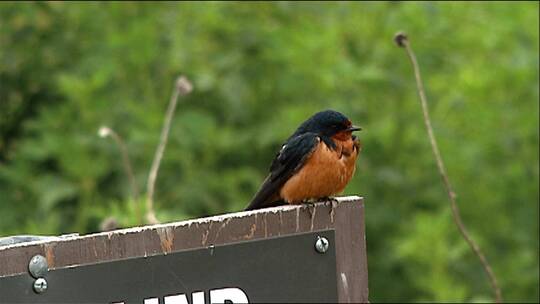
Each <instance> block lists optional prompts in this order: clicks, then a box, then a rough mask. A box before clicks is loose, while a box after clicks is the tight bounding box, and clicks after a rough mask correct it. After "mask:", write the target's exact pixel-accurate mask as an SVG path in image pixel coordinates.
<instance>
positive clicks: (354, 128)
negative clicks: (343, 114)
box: [347, 126, 362, 132]
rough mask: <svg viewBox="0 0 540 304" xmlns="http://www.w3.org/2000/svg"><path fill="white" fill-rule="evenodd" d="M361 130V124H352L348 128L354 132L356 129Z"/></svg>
mask: <svg viewBox="0 0 540 304" xmlns="http://www.w3.org/2000/svg"><path fill="white" fill-rule="evenodd" d="M360 130H362V128H361V127H359V126H350V127H349V128H348V129H347V131H351V132H354V131H360Z"/></svg>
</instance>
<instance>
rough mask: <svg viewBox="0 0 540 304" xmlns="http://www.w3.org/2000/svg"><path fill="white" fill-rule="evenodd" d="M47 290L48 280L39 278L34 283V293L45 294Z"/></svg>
mask: <svg viewBox="0 0 540 304" xmlns="http://www.w3.org/2000/svg"><path fill="white" fill-rule="evenodd" d="M46 290H47V280H45V279H44V278H38V279H37V280H35V281H34V291H35V292H36V293H44V292H45V291H46Z"/></svg>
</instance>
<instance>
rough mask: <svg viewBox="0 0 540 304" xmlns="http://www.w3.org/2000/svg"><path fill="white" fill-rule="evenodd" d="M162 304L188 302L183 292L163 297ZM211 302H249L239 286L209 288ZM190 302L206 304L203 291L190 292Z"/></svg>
mask: <svg viewBox="0 0 540 304" xmlns="http://www.w3.org/2000/svg"><path fill="white" fill-rule="evenodd" d="M163 303H164V304H189V303H188V300H187V296H186V295H185V294H183V293H181V294H177V295H171V296H165V297H163ZM210 303H211V304H225V303H234V304H236V303H249V300H248V297H247V294H246V293H245V292H244V291H243V290H242V289H240V288H237V287H229V288H221V289H213V290H210ZM112 304H124V302H113V303H112ZM144 304H159V298H148V299H144ZM191 304H206V301H205V298H204V291H196V292H193V293H191Z"/></svg>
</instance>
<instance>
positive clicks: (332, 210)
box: [321, 196, 339, 218]
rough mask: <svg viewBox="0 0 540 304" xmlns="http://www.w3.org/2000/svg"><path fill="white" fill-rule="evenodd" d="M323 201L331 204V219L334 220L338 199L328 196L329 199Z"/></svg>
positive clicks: (324, 198) (325, 198)
mask: <svg viewBox="0 0 540 304" xmlns="http://www.w3.org/2000/svg"><path fill="white" fill-rule="evenodd" d="M321 200H322V201H323V202H330V217H332V218H334V213H335V209H336V207H337V205H338V203H339V201H338V200H337V198H335V197H333V196H327V197H323V198H322V199H321Z"/></svg>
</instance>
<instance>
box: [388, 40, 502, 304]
mask: <svg viewBox="0 0 540 304" xmlns="http://www.w3.org/2000/svg"><path fill="white" fill-rule="evenodd" d="M394 40H395V42H396V44H397V45H398V46H399V47H403V48H405V50H406V51H407V55H408V56H409V59H410V61H411V64H412V66H413V69H414V76H415V78H416V86H417V90H418V95H419V96H420V104H421V105H422V112H423V114H424V123H425V125H426V129H427V133H428V137H429V141H430V143H431V148H432V150H433V155H434V156H435V160H436V162H437V167H438V168H439V173H440V175H441V177H442V180H443V182H444V186H445V187H446V192H447V193H448V198H449V199H450V206H451V207H452V215H453V218H454V222H455V223H456V226H457V227H458V230H459V232H460V233H461V235H462V236H463V238H464V239H465V241H466V242H467V243H468V244H469V246H470V247H471V249H472V251H473V252H474V253H475V254H476V256H477V257H478V259H479V260H480V263H482V267H483V268H484V271H485V272H486V274H487V275H488V278H489V281H490V283H491V287H492V288H493V292H494V294H495V301H496V302H497V303H502V301H503V299H502V293H501V289H500V288H499V285H498V283H497V278H496V277H495V274H494V273H493V270H492V269H491V266H490V265H489V263H488V261H487V259H486V257H485V255H484V254H483V253H482V250H481V249H480V247H479V246H478V244H477V243H476V242H475V241H474V240H473V239H472V238H471V236H470V235H469V233H468V232H467V229H466V228H465V225H464V224H463V221H462V220H461V216H460V212H459V208H458V205H457V203H456V193H455V192H454V190H453V189H452V185H451V184H450V179H449V178H448V174H447V173H446V168H445V166H444V163H443V160H442V157H441V153H440V152H439V147H438V146H437V141H436V139H435V135H434V133H433V128H432V126H431V119H430V117H429V111H428V104H427V98H426V94H425V92H424V86H423V84H422V78H421V75H420V68H419V67H418V62H417V60H416V56H415V54H414V52H413V50H412V48H411V45H410V43H409V40H408V37H407V35H406V34H405V33H401V32H400V33H397V34H396V35H395V37H394Z"/></svg>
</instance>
